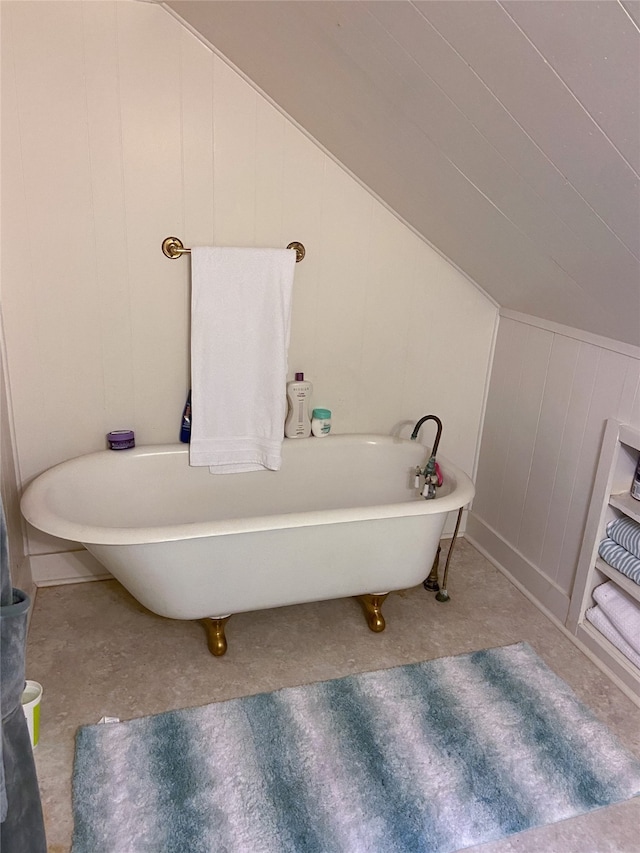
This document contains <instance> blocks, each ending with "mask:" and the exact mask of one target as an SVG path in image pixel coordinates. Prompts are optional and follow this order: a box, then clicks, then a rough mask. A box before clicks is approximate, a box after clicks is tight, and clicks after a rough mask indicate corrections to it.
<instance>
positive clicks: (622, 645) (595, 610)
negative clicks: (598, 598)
mask: <svg viewBox="0 0 640 853" xmlns="http://www.w3.org/2000/svg"><path fill="white" fill-rule="evenodd" d="M584 615H585V617H586V618H587V619H588V620H589V622H591V624H592V625H593V627H594V628H597V629H598V631H600V633H601V634H602V635H603V636H604V637H606V638H607V640H609V642H610V643H613V645H614V646H615V647H616V648H617V649H618V651H619V652H622V654H623V655H624V656H625V657H626V658H627V659H628V660H630V661H631V663H633V664H635V666H637V667H639V668H640V655H639V654H638V653H637V652H635V651H634V650H633V649H632V648H631V646H630V645H629V643H627V641H626V640H625V638H624V637H623V636H622V634H620V632H619V631H618V630H617V629H616V627H615V626H614V625H612V623H611V621H610V620H609V618H608V617H607V616H606V615H605V613H604V612H603V611H602V609H601V608H600V607H599V605H597V604H596V606H595V607H590V608H589V609H588V610H587V611H586V613H585V614H584Z"/></svg>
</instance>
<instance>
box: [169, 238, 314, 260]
mask: <svg viewBox="0 0 640 853" xmlns="http://www.w3.org/2000/svg"><path fill="white" fill-rule="evenodd" d="M287 249H293V250H294V251H295V253H296V263H297V264H299V263H300V261H301V260H302V259H303V258H304V256H305V254H306V250H305V248H304V246H303V245H302V243H299V242H298V241H297V240H294V241H293V243H289V245H288V246H287ZM162 251H163V252H164V254H165V255H166V256H167V257H168V258H174V259H175V258H179V257H181V256H182V255H188V254H190V253H191V249H185V247H184V245H183V243H182V240H180V238H179V237H166V238H165V239H164V240H163V241H162Z"/></svg>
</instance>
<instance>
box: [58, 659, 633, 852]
mask: <svg viewBox="0 0 640 853" xmlns="http://www.w3.org/2000/svg"><path fill="white" fill-rule="evenodd" d="M638 793H640V761H638V760H637V759H635V758H634V757H633V756H632V755H631V754H630V753H629V752H628V751H626V750H625V749H624V748H623V747H622V746H621V744H620V743H619V742H618V741H617V740H616V739H615V738H614V737H613V735H612V734H611V733H610V732H609V730H608V729H607V727H606V726H604V725H603V724H602V723H600V722H599V721H598V720H597V719H596V718H595V717H594V716H593V714H592V713H591V712H590V711H589V710H588V709H587V708H585V706H584V705H582V704H581V703H580V702H579V701H578V699H577V698H576V696H575V695H574V693H573V692H572V691H571V689H570V688H569V687H568V685H567V684H565V682H564V681H562V680H561V679H560V678H558V677H557V676H556V675H554V673H552V672H551V670H549V669H548V667H547V666H546V665H545V664H544V663H543V662H542V661H541V660H540V658H539V657H538V656H537V655H536V654H535V652H534V651H533V650H532V649H531V648H530V647H529V646H528V645H527V644H525V643H518V644H516V645H512V646H505V647H502V648H497V649H489V650H486V651H480V652H474V653H473V654H465V655H459V656H457V657H449V658H441V659H439V660H434V661H427V662H424V663H417V664H410V665H407V666H400V667H395V668H393V669H388V670H382V671H379V672H370V673H364V674H361V675H351V676H347V677H345V678H339V679H336V680H334V681H326V682H321V683H318V684H310V685H307V686H303V687H293V688H285V689H283V690H279V691H277V692H274V693H262V694H259V695H256V696H248V697H245V698H242V699H232V700H230V701H227V702H220V703H217V704H213V705H207V706H204V707H201V708H193V709H189V710H184V711H170V712H167V713H163V714H158V715H156V716H152V717H145V718H142V719H138V720H132V721H130V722H123V723H110V724H106V725H105V724H102V725H92V726H84V727H82V728H80V729H79V730H78V735H77V740H76V756H75V766H74V776H73V805H74V819H75V828H74V835H73V847H72V853H414V852H415V853H418V851H420V853H446V851H454V850H461V849H463V848H465V847H469V846H472V845H474V844H479V843H482V842H485V841H491V840H496V839H499V838H503V837H505V836H507V835H510V834H512V833H516V832H521V831H522V830H526V829H529V828H532V827H535V826H541V825H543V824H548V823H553V822H555V821H559V820H563V819H564V818H569V817H573V816H575V815H579V814H583V813H584V812H588V811H591V810H593V809H597V808H600V807H601V806H606V805H610V804H612V803H616V802H620V801H622V800H626V799H629V798H631V797H634V796H636V795H637V794H638Z"/></svg>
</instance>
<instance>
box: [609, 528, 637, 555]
mask: <svg viewBox="0 0 640 853" xmlns="http://www.w3.org/2000/svg"><path fill="white" fill-rule="evenodd" d="M607 536H608V537H609V539H613V541H614V542H617V543H618V545H621V546H622V547H623V548H624V549H625V551H628V552H629V553H630V554H633V556H634V557H638V559H640V524H638V522H637V521H634V520H633V519H632V518H616V519H614V520H613V521H610V522H609V524H607Z"/></svg>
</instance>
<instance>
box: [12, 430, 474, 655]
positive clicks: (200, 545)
mask: <svg viewBox="0 0 640 853" xmlns="http://www.w3.org/2000/svg"><path fill="white" fill-rule="evenodd" d="M427 456H428V450H427V449H426V448H425V447H424V446H423V445H421V444H419V443H418V442H414V441H408V440H405V439H398V438H392V437H389V436H379V435H331V436H328V437H326V438H321V439H318V438H309V439H296V440H285V442H284V444H283V463H282V468H281V470H280V471H278V472H273V471H260V472H253V473H245V474H224V475H213V474H210V473H209V470H208V469H207V468H192V467H190V466H189V451H188V447H187V446H186V445H180V444H178V445H158V446H149V447H137V448H135V449H132V450H120V451H113V450H105V451H102V452H99V453H92V454H89V455H87V456H81V457H79V458H77V459H72V460H70V461H68V462H63V463H62V464H60V465H57V466H56V467H55V468H51V469H50V470H49V471H46V472H45V473H44V474H42V475H40V476H39V477H38V478H37V479H36V480H34V481H33V482H32V483H31V484H30V485H29V487H28V488H27V490H26V491H25V493H24V496H23V498H22V503H21V509H22V513H23V515H24V516H25V518H26V519H27V521H29V523H30V524H32V525H33V526H34V527H37V528H39V529H40V530H43V531H45V532H46V533H50V534H52V535H54V536H58V537H61V538H63V539H70V540H73V541H76V542H81V543H82V544H83V545H85V547H86V548H87V549H88V550H89V551H90V552H91V553H92V554H93V555H94V556H95V557H96V558H97V559H98V560H99V561H100V563H102V565H103V566H105V567H106V568H107V569H108V570H109V571H110V572H111V574H112V575H113V576H114V577H116V578H117V579H118V580H119V581H120V583H121V584H122V585H123V586H124V587H126V589H128V590H129V592H130V593H131V594H132V595H133V596H134V597H135V598H136V599H137V600H138V601H139V602H140V603H141V604H143V605H144V606H145V607H147V608H148V609H149V610H152V611H153V612H154V613H157V614H159V615H161V616H166V617H169V618H172V619H201V618H205V617H209V618H213V619H214V620H216V624H217V625H218V630H219V632H220V634H221V639H220V644H219V647H218V651H215V650H214V649H213V648H212V651H213V652H214V653H215V654H222V653H223V652H224V648H226V644H224V637H223V629H222V627H221V623H219V622H218V621H217V620H220V619H222V617H226V616H227V615H228V614H232V613H238V612H241V611H247V610H259V609H263V608H268V607H278V606H282V605H288V604H300V603H302V602H309V601H321V600H323V599H332V598H342V597H345V596H354V595H364V594H373V595H382V594H384V593H387V592H389V591H392V590H398V589H404V588H407V587H411V586H415V585H417V584H419V583H420V582H421V581H423V580H424V578H425V577H426V576H427V574H428V573H429V571H430V569H431V566H432V563H433V560H434V557H435V554H436V551H437V548H438V543H439V539H440V536H441V534H442V529H443V526H444V523H445V520H446V517H447V513H449V512H450V511H452V510H457V509H458V508H460V507H462V506H465V505H466V504H467V503H468V502H469V501H470V500H471V498H472V497H473V494H474V487H473V484H472V482H471V480H470V479H469V477H467V475H466V474H465V473H464V472H463V471H461V470H460V469H459V468H457V467H456V466H455V465H453V464H451V463H450V462H448V461H447V460H446V459H445V458H444V457H442V456H439V457H438V461H439V463H440V466H441V468H442V472H443V476H444V482H443V485H442V487H440V488H439V489H438V491H437V497H436V498H435V499H434V500H425V499H424V498H422V497H420V495H419V492H418V490H416V489H415V487H414V470H415V466H416V465H420V464H424V462H425V460H426V458H427ZM374 604H375V602H374ZM375 609H376V608H375V607H374V610H375ZM378 612H379V608H378ZM370 627H371V628H372V630H382V628H381V627H380V625H379V624H378V627H375V624H371V622H370ZM382 627H384V622H382ZM210 641H211V637H210ZM215 645H216V643H215V640H214V646H215ZM222 645H224V648H222ZM210 648H211V642H210Z"/></svg>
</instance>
